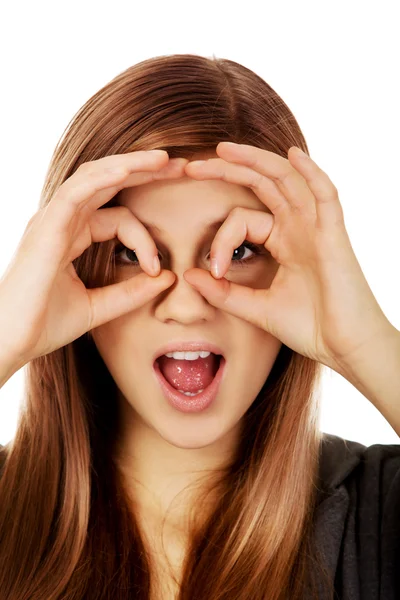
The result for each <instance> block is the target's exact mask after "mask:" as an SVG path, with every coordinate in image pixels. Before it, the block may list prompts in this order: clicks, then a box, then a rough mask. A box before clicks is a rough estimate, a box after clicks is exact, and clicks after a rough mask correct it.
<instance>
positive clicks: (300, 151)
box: [293, 146, 310, 158]
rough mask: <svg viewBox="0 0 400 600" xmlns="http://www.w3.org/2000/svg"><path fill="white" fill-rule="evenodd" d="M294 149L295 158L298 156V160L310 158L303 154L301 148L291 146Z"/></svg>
mask: <svg viewBox="0 0 400 600" xmlns="http://www.w3.org/2000/svg"><path fill="white" fill-rule="evenodd" d="M293 147H294V149H295V152H296V154H297V156H299V158H310V157H309V156H308V154H306V153H305V152H303V150H302V149H301V148H298V147H297V146H293Z"/></svg>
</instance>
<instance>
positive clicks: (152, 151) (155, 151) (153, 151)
mask: <svg viewBox="0 0 400 600" xmlns="http://www.w3.org/2000/svg"><path fill="white" fill-rule="evenodd" d="M147 152H148V153H149V154H159V155H160V156H161V155H162V154H165V150H147Z"/></svg>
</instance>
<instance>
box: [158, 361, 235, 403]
mask: <svg viewBox="0 0 400 600" xmlns="http://www.w3.org/2000/svg"><path fill="white" fill-rule="evenodd" d="M222 358H223V357H222V356H221V355H220V354H214V353H212V352H211V353H209V354H208V356H206V357H204V358H202V357H199V358H196V359H194V360H187V359H186V360H185V359H176V358H170V357H167V356H165V355H162V356H159V357H158V358H157V359H156V361H155V362H156V363H157V364H158V367H159V369H160V372H161V374H162V376H163V377H164V379H166V381H167V382H168V383H169V384H170V385H171V386H172V387H173V388H174V389H176V390H178V391H180V392H181V393H183V394H187V395H196V394H198V393H200V392H201V391H203V390H205V389H206V388H207V387H208V386H209V385H211V383H212V381H213V379H214V378H215V376H216V374H217V372H218V369H219V367H220V363H221V359H222Z"/></svg>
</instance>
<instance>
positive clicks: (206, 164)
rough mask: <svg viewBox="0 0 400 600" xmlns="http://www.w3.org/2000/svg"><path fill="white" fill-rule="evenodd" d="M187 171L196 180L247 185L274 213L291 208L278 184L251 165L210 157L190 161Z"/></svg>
mask: <svg viewBox="0 0 400 600" xmlns="http://www.w3.org/2000/svg"><path fill="white" fill-rule="evenodd" d="M185 173H186V174H187V175H189V177H192V178H193V179H196V180H199V179H200V180H202V179H222V180H223V181H226V182H229V183H236V184H237V185H244V186H247V187H249V188H250V189H251V190H253V191H254V193H255V194H256V195H257V196H258V198H259V199H260V200H261V202H263V203H264V204H265V206H266V207H267V208H268V209H269V211H270V212H272V213H273V214H274V215H275V214H278V213H279V212H281V211H285V210H288V209H289V208H290V206H289V203H288V201H287V200H286V198H285V196H284V195H283V194H282V192H281V191H280V190H279V189H278V187H277V186H276V184H275V183H274V182H273V181H271V180H269V179H267V178H266V177H264V176H263V175H260V173H257V172H256V171H254V170H252V169H250V168H249V167H246V166H243V165H236V164H231V163H229V162H226V161H225V160H223V159H222V158H209V159H208V160H206V161H197V160H193V161H191V162H189V163H188V164H187V165H186V167H185Z"/></svg>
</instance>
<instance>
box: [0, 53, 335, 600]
mask: <svg viewBox="0 0 400 600" xmlns="http://www.w3.org/2000/svg"><path fill="white" fill-rule="evenodd" d="M224 140H227V141H233V142H237V143H245V144H251V145H254V146H257V147H259V148H264V149H266V150H270V151H272V152H275V153H276V154H279V155H280V156H283V157H284V158H287V152H288V149H289V148H290V146H292V145H296V146H299V147H300V148H302V149H303V150H304V151H305V152H308V149H307V145H306V142H305V139H304V136H303V134H302V132H301V130H300V127H299V125H298V123H297V121H296V119H295V117H294V116H293V114H292V113H291V111H290V110H289V108H288V106H287V105H286V104H285V103H284V101H283V100H282V99H281V98H280V97H279V96H278V94H277V93H276V92H275V91H274V90H273V89H272V88H271V87H270V86H269V85H268V84H267V83H266V82H265V81H264V80H263V79H262V78H260V77H259V76H258V75H256V74H255V73H254V72H252V71H251V70H249V69H248V68H246V67H244V66H242V65H240V64H238V63H236V62H234V61H231V60H224V59H217V58H215V57H214V56H213V57H212V58H205V57H201V56H198V55H191V54H181V55H171V56H160V57H155V58H151V59H148V60H145V61H143V62H140V63H138V64H136V65H134V66H132V67H130V68H128V69H127V70H126V71H124V72H123V73H121V74H120V75H118V76H117V77H116V78H114V79H113V80H112V81H111V82H110V83H108V84H107V85H106V86H105V87H103V88H102V89H101V90H100V91H98V92H97V93H96V94H94V96H93V97H92V98H90V99H89V100H88V101H87V102H86V104H85V105H84V106H83V107H82V108H81V109H80V110H79V111H78V112H77V114H76V115H75V117H74V118H73V119H72V121H71V122H70V123H69V125H68V126H67V128H66V130H65V131H64V133H63V135H62V137H61V139H60V141H59V143H58V145H57V147H56V149H55V151H54V154H53V156H52V159H51V162H50V166H49V169H48V172H47V175H46V178H45V182H44V186H43V190H42V195H41V200H40V207H43V206H45V205H47V204H48V203H49V202H50V201H51V198H52V197H53V195H54V194H55V192H56V190H57V189H58V187H59V186H60V185H61V184H62V183H63V182H64V181H65V180H66V179H67V178H68V177H70V176H71V175H72V174H73V173H74V172H75V171H76V169H77V168H78V167H79V165H81V164H82V163H83V162H87V161H91V160H96V159H99V158H101V157H103V156H107V155H111V154H122V153H125V152H132V151H135V150H150V149H153V148H160V149H164V150H167V151H168V154H169V156H170V157H171V158H173V157H179V156H182V157H186V158H189V159H192V158H193V157H195V156H196V153H203V152H204V151H208V150H213V151H215V147H216V145H217V144H218V142H220V141H224ZM115 202H116V197H114V198H113V199H112V200H111V201H110V202H109V203H107V204H106V205H105V206H104V207H109V206H114V205H115ZM113 247H114V244H113V241H110V242H104V243H96V244H92V246H91V247H90V248H88V249H87V250H86V251H85V252H84V253H83V254H82V256H80V257H79V258H77V259H76V260H75V261H74V266H75V268H76V270H77V273H78V275H79V276H80V278H81V279H82V281H83V282H84V283H85V285H86V286H87V287H88V288H92V287H98V286H101V285H106V284H108V283H110V282H112V281H113V278H114V261H113V253H112V249H113ZM321 366H322V365H320V364H319V363H317V362H316V361H313V360H311V359H309V358H306V357H304V356H301V355H300V354H298V353H296V352H293V351H292V350H291V349H289V348H288V347H287V346H285V345H283V346H282V348H281V350H280V352H279V354H278V356H277V359H276V361H275V363H274V366H273V368H272V370H271V373H270V375H269V376H268V378H267V380H266V382H265V384H264V386H263V388H262V390H261V391H260V393H259V394H258V396H257V398H256V399H255V400H254V402H253V404H252V405H251V407H250V409H249V410H248V412H247V413H246V415H245V416H244V418H243V435H242V438H241V441H240V444H239V447H238V449H237V453H236V456H235V458H234V460H233V461H232V464H231V465H230V466H229V468H228V469H227V470H226V472H224V474H223V477H222V479H221V481H220V482H219V486H220V493H219V494H218V501H217V502H216V504H215V506H214V507H213V510H212V511H211V514H210V516H209V518H208V519H207V520H206V521H205V522H204V523H203V524H202V526H201V528H198V529H197V530H196V531H193V536H192V539H191V545H190V548H189V550H188V552H187V557H186V560H185V562H184V565H183V566H184V568H183V576H182V580H181V582H180V584H181V585H180V593H179V600H206V599H207V600H228V599H229V600H249V599H251V600H264V599H267V598H268V600H283V599H289V598H290V600H296V599H300V598H318V597H320V596H319V595H318V593H317V591H316V589H317V585H319V584H317V580H318V581H322V580H324V581H325V583H326V584H327V586H328V596H326V597H327V598H333V593H334V592H333V589H331V588H332V585H331V584H330V582H329V581H328V579H327V576H326V575H327V574H326V571H325V569H324V565H323V561H322V557H321V556H319V554H318V555H317V553H316V549H315V546H314V538H313V515H314V512H315V508H316V505H317V503H318V491H319V488H318V484H317V482H318V468H319V456H320V448H321V439H322V434H321V432H320V430H319V395H318V393H317V391H318V390H317V385H318V383H319V380H320V374H321ZM116 392H117V390H116V384H115V382H114V380H113V379H112V377H111V375H110V373H109V371H108V369H107V367H106V366H105V364H104V362H103V360H102V358H101V357H100V355H99V353H98V351H97V348H96V346H95V344H94V342H93V338H92V336H91V335H90V332H89V333H87V334H85V335H84V336H82V337H80V338H78V339H77V340H75V341H74V342H72V343H71V344H68V345H66V346H64V347H62V348H60V349H58V350H57V351H55V352H52V353H50V354H48V355H46V356H42V357H39V358H36V359H35V360H32V361H31V362H30V363H29V364H28V365H26V368H25V395H24V401H23V403H22V404H21V409H20V413H19V418H18V425H17V430H16V434H15V436H14V438H13V440H12V441H10V442H9V443H8V444H7V445H6V446H5V448H4V450H3V452H2V453H1V457H2V462H3V465H2V477H1V481H0V597H1V600H56V599H61V598H62V599H63V600H78V599H81V598H85V599H89V600H103V599H104V600H105V599H108V598H110V599H112V600H122V599H124V600H125V599H126V598H128V597H132V598H137V599H143V600H144V599H148V598H150V596H151V590H152V577H151V575H152V570H151V561H150V558H149V554H148V549H147V547H146V544H145V541H144V539H143V536H142V535H141V530H140V527H139V522H138V519H136V518H135V511H134V509H133V508H132V506H131V504H130V503H129V501H128V498H127V493H126V490H125V488H124V483H123V479H122V477H121V474H120V471H119V469H118V466H117V461H116V460H115V450H116V429H117V423H118V409H117V402H116V401H114V399H115V398H116ZM310 586H311V587H310Z"/></svg>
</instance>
